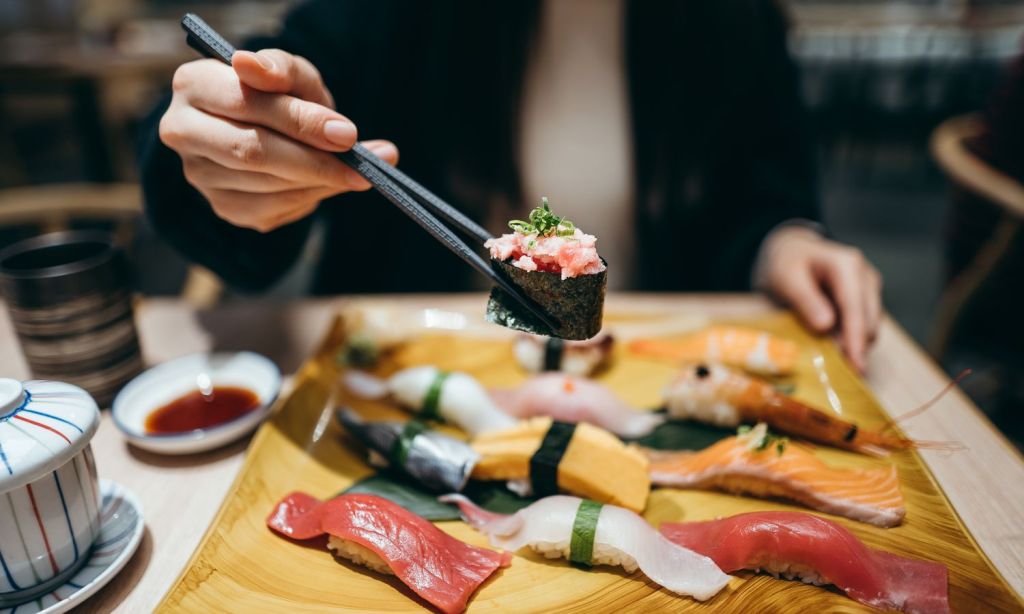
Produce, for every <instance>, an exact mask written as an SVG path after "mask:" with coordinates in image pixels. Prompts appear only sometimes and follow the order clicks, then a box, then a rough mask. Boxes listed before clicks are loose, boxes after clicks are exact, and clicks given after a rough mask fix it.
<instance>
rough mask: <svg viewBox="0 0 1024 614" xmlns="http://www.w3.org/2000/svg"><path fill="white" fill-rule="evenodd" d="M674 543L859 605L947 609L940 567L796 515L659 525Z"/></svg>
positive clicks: (733, 567)
mask: <svg viewBox="0 0 1024 614" xmlns="http://www.w3.org/2000/svg"><path fill="white" fill-rule="evenodd" d="M661 533H662V535H664V536H665V537H667V538H669V540H671V541H672V542H673V543H676V544H679V545H680V546H683V547H686V548H690V549H691V550H694V551H695V552H699V553H701V554H704V555H707V556H709V557H711V558H712V559H713V560H714V561H715V563H717V564H718V565H719V566H720V567H721V568H722V569H723V570H725V571H727V572H733V571H739V570H740V569H753V570H755V571H758V570H764V571H767V572H768V573H770V574H772V575H774V576H775V577H779V576H780V575H782V576H784V577H786V578H788V579H794V578H799V579H800V580H802V581H804V582H807V583H809V584H817V585H823V584H832V585H834V586H835V587H836V588H838V589H839V590H841V591H843V592H844V593H846V595H847V596H849V597H850V598H851V599H854V600H856V601H859V602H860V603H863V604H865V605H869V606H872V607H875V608H881V609H886V610H893V609H895V610H901V611H903V612H922V613H923V612H935V613H940V612H949V587H948V572H947V570H946V566H945V565H943V564H941V563H933V562H931V561H921V560H917V559H908V558H904V557H902V556H897V555H895V554H890V553H888V552H885V551H884V550H873V549H871V548H868V547H867V546H865V545H864V543H863V542H862V541H860V540H859V539H857V537H856V536H855V535H854V534H853V533H850V532H849V531H847V530H846V529H845V528H844V527H843V526H841V525H839V524H837V523H835V522H832V521H831V520H827V519H825V518H821V517H819V516H814V515H812V514H805V513H802V512H751V513H748V514H738V515H736V516H732V517H730V518H721V519H719V520H709V521H705V522H685V523H674V522H666V523H664V524H662V525H661Z"/></svg>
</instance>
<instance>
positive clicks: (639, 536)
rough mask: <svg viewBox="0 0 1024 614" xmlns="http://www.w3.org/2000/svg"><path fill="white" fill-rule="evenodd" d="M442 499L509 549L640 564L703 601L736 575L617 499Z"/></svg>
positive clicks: (632, 567)
mask: <svg viewBox="0 0 1024 614" xmlns="http://www.w3.org/2000/svg"><path fill="white" fill-rule="evenodd" d="M440 500H441V501H443V502H445V503H455V504H457V505H458V506H459V511H460V512H461V513H462V516H463V518H465V520H466V522H468V523H469V524H470V525H472V526H473V527H475V528H476V529H477V530H479V531H480V532H482V533H485V534H486V535H488V536H489V537H490V539H491V544H493V545H494V546H497V547H499V548H502V549H504V550H508V551H516V550H519V549H520V548H522V547H523V546H529V547H530V548H531V549H533V550H536V551H537V552H539V553H541V554H543V555H544V556H546V557H548V558H558V557H565V558H568V559H569V560H571V561H573V562H574V563H577V564H580V565H584V566H590V565H594V564H596V565H621V566H622V567H623V568H624V569H625V570H626V571H627V572H630V573H632V572H634V571H636V569H637V568H639V569H640V570H641V571H643V572H644V574H645V575H646V576H647V577H648V578H650V579H651V580H653V581H655V582H657V583H658V584H660V585H661V586H664V587H665V588H666V589H668V590H670V591H672V592H674V593H678V594H680V595H689V596H692V597H693V598H695V599H698V600H700V601H704V600H705V599H710V598H711V597H714V596H715V595H716V594H717V593H718V591H720V590H722V588H723V587H724V586H725V585H726V584H728V583H729V580H730V579H731V577H730V576H728V575H726V574H724V573H722V570H721V569H719V568H718V566H717V565H715V563H714V562H713V561H712V560H711V559H710V558H708V557H706V556H704V555H701V554H697V553H695V552H693V551H692V550H689V549H687V548H684V547H681V546H677V545H675V544H673V543H672V542H670V541H669V540H667V539H666V538H665V537H663V536H662V535H661V534H659V533H658V532H657V531H655V530H654V528H653V527H652V526H651V525H649V524H647V521H646V520H644V519H643V518H641V517H640V516H639V515H637V514H635V513H633V512H631V511H629V510H627V509H623V508H621V507H616V506H614V505H601V504H597V503H594V502H593V501H589V500H586V499H580V498H578V497H568V496H563V495H555V496H552V497H545V498H543V499H541V500H539V501H537V502H536V503H533V504H532V505H530V506H529V507H525V508H523V509H521V510H519V511H518V512H516V513H515V514H512V515H510V516H508V515H504V514H495V513H492V512H488V511H486V510H484V509H481V508H479V507H477V506H476V505H475V504H474V503H473V502H472V501H470V500H469V499H467V498H466V497H464V496H462V495H445V496H443V497H441V498H440Z"/></svg>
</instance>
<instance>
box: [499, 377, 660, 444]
mask: <svg viewBox="0 0 1024 614" xmlns="http://www.w3.org/2000/svg"><path fill="white" fill-rule="evenodd" d="M491 398H492V399H493V400H494V402H495V404H496V405H498V406H499V407H501V409H503V410H504V411H505V412H506V413H508V414H509V415H511V416H513V417H516V418H520V419H522V418H531V417H534V416H550V417H551V418H553V419H555V420H559V421H562V422H588V423H590V424H595V425H597V426H600V427H601V428H603V429H605V430H608V431H611V432H613V433H615V434H616V435H620V436H622V437H628V438H633V439H635V438H637V437H643V436H644V435H647V434H649V433H650V432H651V431H652V430H654V428H655V427H656V426H658V425H659V424H661V423H663V422H664V421H665V417H664V416H663V415H660V414H655V413H652V412H649V411H637V410H635V409H633V408H632V407H630V406H629V405H626V404H625V403H624V402H623V401H621V400H620V399H619V398H618V397H616V396H615V393H613V392H612V391H611V390H609V389H608V388H607V387H606V386H604V385H603V384H600V383H598V382H595V381H592V380H587V379H583V378H580V377H573V376H571V375H566V374H562V373H545V374H543V375H536V376H534V377H531V378H530V379H529V380H527V381H526V382H524V383H522V384H520V385H519V386H518V387H517V388H513V389H504V390H492V391H491Z"/></svg>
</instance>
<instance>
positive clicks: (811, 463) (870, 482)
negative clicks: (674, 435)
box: [647, 424, 906, 527]
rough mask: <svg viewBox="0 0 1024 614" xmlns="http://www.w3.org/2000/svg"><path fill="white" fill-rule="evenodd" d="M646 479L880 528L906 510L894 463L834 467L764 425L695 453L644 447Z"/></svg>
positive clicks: (895, 521)
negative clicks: (799, 507) (768, 500)
mask: <svg viewBox="0 0 1024 614" xmlns="http://www.w3.org/2000/svg"><path fill="white" fill-rule="evenodd" d="M647 455H648V457H649V458H650V461H651V465H650V472H651V482H652V483H653V484H654V485H656V486H671V487H674V488H704V489H707V488H711V489H718V490H724V491H726V492H732V493H737V494H749V495H753V496H756V497H781V498H785V499H789V500H792V501H796V502H798V503H801V504H803V505H805V506H807V507H809V508H811V509H815V510H818V511H821V512H827V513H829V514H835V515H837V516H844V517H846V518H852V519H853V520H859V521H861V522H866V523H869V524H873V525H877V526H880V527H892V526H896V525H898V524H900V523H901V522H902V521H903V517H904V515H905V514H906V509H905V507H904V503H903V493H902V492H900V479H899V475H898V474H897V472H896V467H895V466H893V465H889V466H886V467H881V468H878V469H834V468H832V467H829V466H828V465H826V464H825V463H823V462H821V461H820V460H819V459H818V458H817V457H815V456H814V455H813V454H811V453H810V452H807V451H805V450H803V449H801V448H800V447H799V446H794V445H786V443H785V442H784V441H781V440H777V439H773V438H772V437H771V436H770V435H769V434H768V432H767V429H766V426H765V425H764V424H759V425H758V426H757V427H755V428H754V429H752V430H751V431H750V432H748V433H745V434H743V435H737V436H735V437H728V438H726V439H723V440H722V441H720V442H718V443H716V444H714V445H712V446H711V447H709V448H705V449H704V450H701V451H700V452H660V451H654V450H648V451H647Z"/></svg>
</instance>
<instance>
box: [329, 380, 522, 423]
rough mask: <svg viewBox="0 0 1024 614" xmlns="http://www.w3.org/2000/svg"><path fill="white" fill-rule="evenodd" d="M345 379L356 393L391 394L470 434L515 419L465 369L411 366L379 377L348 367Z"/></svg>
mask: <svg viewBox="0 0 1024 614" xmlns="http://www.w3.org/2000/svg"><path fill="white" fill-rule="evenodd" d="M345 381H346V384H347V386H348V388H349V390H350V391H351V392H352V393H353V394H355V395H357V396H360V397H363V398H370V399H376V398H384V397H386V396H388V395H390V396H392V397H393V398H394V399H395V400H397V401H398V403H399V404H400V405H402V406H403V407H406V408H408V409H411V410H412V411H414V412H416V413H418V414H420V416H421V417H423V418H427V419H435V420H436V419H441V420H445V421H447V422H451V423H453V424H455V425H456V426H458V427H459V428H461V429H462V430H464V431H466V432H467V433H469V434H470V435H471V436H476V435H478V434H480V433H484V432H486V431H496V430H500V429H505V428H509V427H510V426H513V425H514V424H515V423H516V421H515V419H513V418H512V417H510V416H509V415H508V414H506V413H505V412H503V411H501V409H499V408H498V406H497V405H495V404H494V402H493V401H492V400H491V397H490V396H488V394H487V390H486V389H484V387H483V386H481V385H480V382H478V381H476V379H474V378H473V377H472V376H471V375H469V374H466V373H459V372H457V371H456V372H448V371H442V370H440V369H438V368H437V367H429V366H425V367H411V368H408V369H403V370H401V371H399V372H397V373H395V374H394V375H392V376H391V377H390V378H388V379H387V380H380V379H377V378H375V377H374V376H372V375H369V374H367V373H363V372H360V371H349V372H348V373H347V374H346V380H345Z"/></svg>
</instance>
